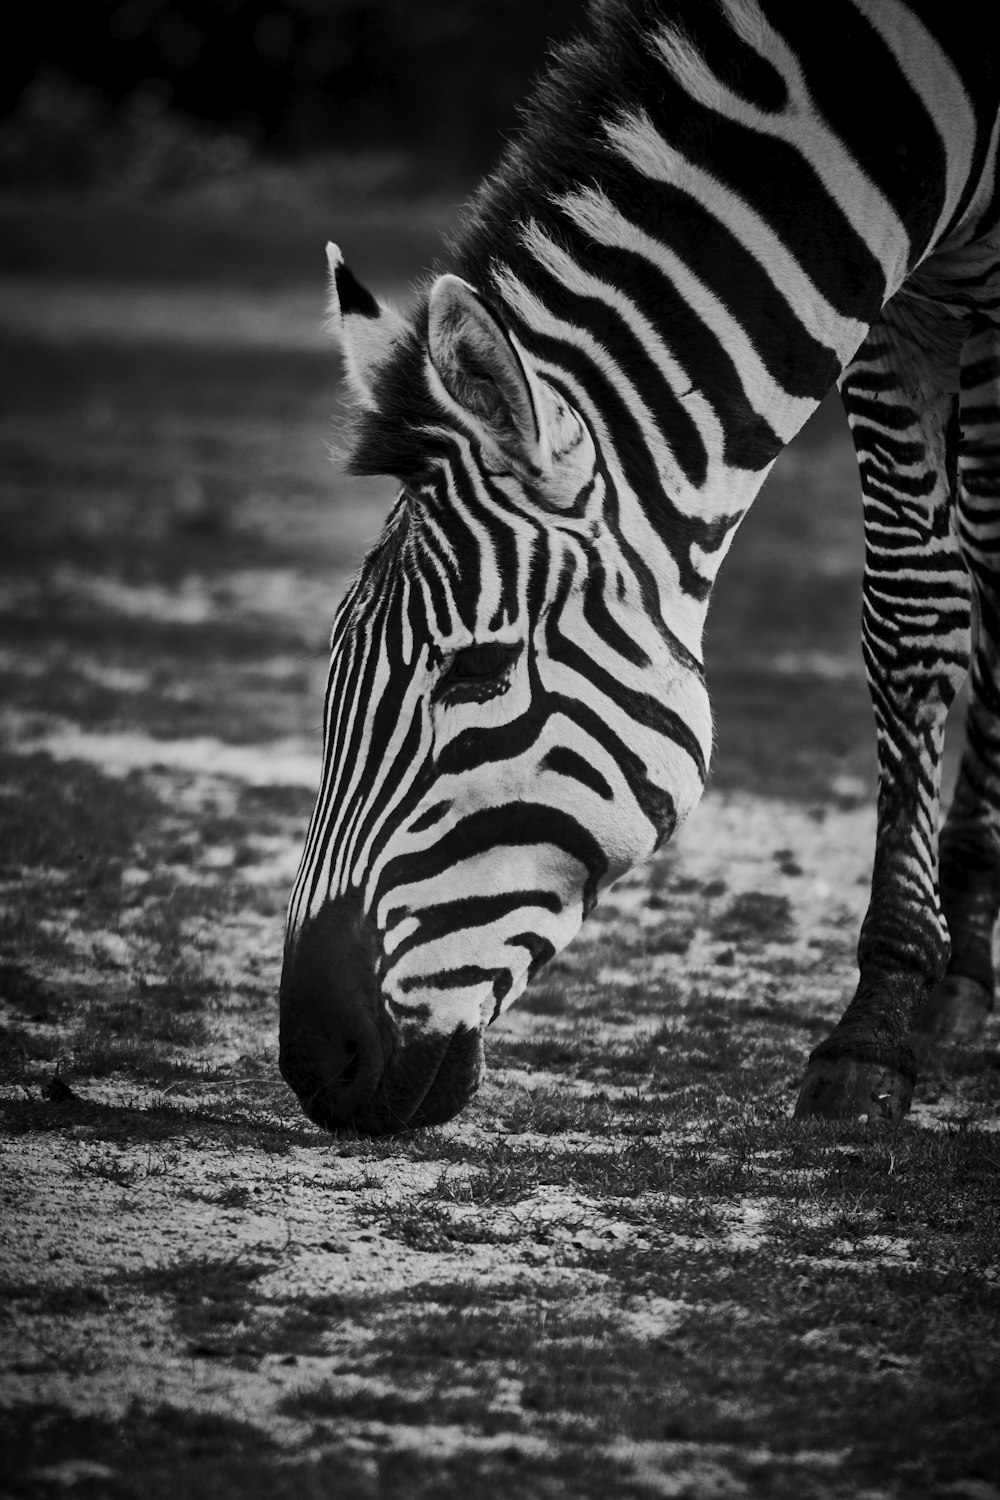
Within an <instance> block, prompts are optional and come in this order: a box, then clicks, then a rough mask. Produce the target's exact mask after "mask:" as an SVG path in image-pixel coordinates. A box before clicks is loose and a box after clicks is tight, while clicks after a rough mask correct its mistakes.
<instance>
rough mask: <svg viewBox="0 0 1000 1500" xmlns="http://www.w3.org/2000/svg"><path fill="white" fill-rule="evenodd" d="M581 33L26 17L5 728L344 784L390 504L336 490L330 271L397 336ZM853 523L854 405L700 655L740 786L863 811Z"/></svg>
mask: <svg viewBox="0 0 1000 1500" xmlns="http://www.w3.org/2000/svg"><path fill="white" fill-rule="evenodd" d="M585 13H586V0H476V3H473V0H184V3H181V4H168V3H166V0H33V3H32V4H30V5H29V6H26V7H23V8H22V10H21V12H20V13H19V24H18V27H17V28H9V30H8V36H7V37H6V39H5V47H4V52H3V61H2V85H0V401H2V407H0V469H2V473H0V627H2V630H3V632H4V636H5V640H6V641H7V643H8V647H7V649H6V650H5V651H3V652H0V691H2V692H3V693H4V694H5V695H6V697H5V701H6V703H7V704H8V710H7V719H6V722H7V724H8V727H9V726H10V725H11V724H12V723H13V722H14V721H13V720H12V718H11V713H12V709H11V708H10V705H22V706H23V711H27V710H29V709H30V711H31V712H32V713H34V714H35V715H36V720H37V723H42V721H43V720H44V723H45V724H47V725H48V728H47V729H46V730H45V733H46V734H47V735H48V739H47V741H46V742H47V743H48V742H51V741H53V736H57V735H58V733H59V732H61V731H60V730H59V728H58V724H57V723H56V722H55V721H56V720H57V719H58V720H59V722H60V723H61V722H63V720H65V719H66V717H67V715H68V714H69V713H70V710H72V713H74V714H76V715H77V716H78V721H80V720H86V721H87V723H88V725H89V726H90V728H91V729H92V730H93V732H95V733H98V732H99V733H112V732H114V733H131V734H136V735H146V736H149V735H152V736H154V737H156V738H157V740H158V741H161V740H162V739H163V738H165V737H168V736H169V737H173V738H175V739H176V738H178V737H180V736H183V735H190V734H207V735H211V736H214V737H216V738H223V739H227V740H229V741H230V742H231V741H233V740H241V741H243V742H247V743H249V742H251V741H252V742H254V743H256V744H266V743H268V742H269V741H273V740H274V739H275V738H277V737H279V736H281V735H287V734H288V733H293V734H294V733H300V732H301V733H303V734H308V735H310V736H312V738H311V739H310V741H309V744H310V745H311V746H315V750H310V752H309V753H310V754H313V753H314V754H315V755H316V757H317V761H316V764H317V771H318V744H317V742H316V739H315V734H316V725H317V720H318V713H319V702H320V699H321V694H322V678H323V673H324V670H325V664H324V658H325V641H326V639H327V637H328V632H329V627H330V621H331V619H332V615H333V611H334V608H335V605H336V601H337V599H338V597H339V595H340V593H341V591H342V589H343V586H344V584H345V581H346V580H347V578H348V577H349V575H350V573H351V571H352V570H353V568H354V567H355V566H356V565H357V562H358V560H359V558H360V557H361V555H362V554H363V552H364V550H365V548H366V546H367V545H368V544H369V543H370V542H371V541H372V540H373V539H374V537H375V536H376V535H377V533H378V530H379V526H380V524H381V518H382V516H383V515H384V513H385V509H386V507H387V505H388V504H389V503H390V501H391V498H392V495H393V492H394V488H395V486H394V484H393V481H392V480H391V479H386V480H384V481H378V480H367V481H360V480H356V479H352V478H350V477H348V476H345V475H344V474H343V473H342V472H340V471H339V470H338V469H337V467H336V465H335V464H331V462H330V455H329V447H330V445H331V443H332V444H333V445H334V446H336V444H337V441H338V435H339V431H340V409H341V408H340V401H341V396H342V391H341V387H340V370H339V363H338V360H337V358H336V353H335V351H334V350H333V348H332V346H331V343H330V340H329V337H328V336H327V335H326V334H325V333H324V332H323V330H322V321H323V314H324V298H325V261H324V244H325V242H326V241H327V240H328V239H334V240H336V241H337V242H338V243H339V244H340V245H341V246H342V248H343V250H344V253H345V256H346V258H347V260H348V261H349V263H350V264H351V265H352V268H353V269H354V270H355V272H356V274H357V275H359V277H360V278H361V279H362V280H363V281H364V282H366V283H367V284H368V285H369V286H371V287H372V289H373V290H375V291H376V292H378V293H380V294H381V295H388V296H390V297H394V298H395V299H397V300H399V301H400V302H402V303H404V304H405V301H406V299H407V297H408V296H409V295H410V288H411V287H412V285H413V283H414V281H415V280H417V279H419V277H420V276H421V274H422V273H423V272H425V271H427V270H429V269H431V268H433V267H434V266H435V264H437V263H441V261H442V260H443V259H444V260H445V262H446V250H445V246H446V237H447V234H448V233H449V231H450V230H452V229H453V228H454V226H455V224H456V221H457V218H458V214H459V211H460V205H461V204H462V202H463V201H464V200H465V199H466V198H467V197H468V195H469V194H470V192H471V191H472V189H473V188H474V187H475V184H476V183H477V181H478V180H479V178H480V177H481V176H482V174H483V173H484V172H486V171H488V170H489V169H490V167H491V166H492V165H493V164H494V163H495V162H496V160H497V157H498V155H499V153H500V151H501V150H502V147H503V143H504V140H505V139H506V138H507V137H508V136H509V135H510V134H511V133H512V132H513V131H515V130H516V127H517V106H518V103H519V101H520V100H522V99H523V98H524V97H525V95H526V93H527V91H528V89H529V88H530V86H531V80H532V78H533V77H534V76H535V75H537V74H538V73H539V72H540V71H541V69H542V68H543V67H544V65H545V60H546V56H547V53H548V50H549V48H550V46H551V45H553V44H557V43H558V42H560V41H561V40H564V39H565V38H567V37H568V36H570V35H571V34H572V33H573V31H574V30H575V29H576V28H577V27H578V26H579V25H580V24H581V23H582V22H583V21H584V18H585ZM857 491H858V486H857V478H856V473H855V469H854V464H853V459H852V456H851V451H850V445H849V440H848V438H847V435H846V430H845V425H844V423H843V419H842V416H841V414H840V411H839V406H838V405H837V403H836V398H834V399H833V400H832V401H831V402H828V403H824V405H823V407H822V408H821V409H820V412H819V414H818V415H817V417H816V418H815V419H814V420H813V421H811V422H810V423H809V424H808V426H807V428H806V430H805V431H804V433H803V434H802V436H801V438H800V439H798V440H797V441H796V443H794V444H793V445H792V446H791V448H790V449H789V450H788V451H787V452H786V453H785V454H784V455H783V456H782V458H781V460H780V461H779V464H778V466H777V468H776V469H775V472H774V475H773V477H772V479H771V480H770V481H769V483H768V486H767V487H766V495H765V498H764V499H763V500H762V501H761V502H759V504H758V506H757V507H755V509H754V513H753V515H752V516H751V517H750V518H749V519H748V521H747V522H746V523H745V524H744V526H743V528H741V533H740V535H739V536H738V537H737V539H736V545H735V546H734V549H733V554H732V557H731V560H730V561H729V562H727V565H726V568H725V570H724V572H723V583H722V587H720V589H719V590H718V598H717V602H716V603H715V604H714V606H713V612H712V616H711V620H710V631H709V639H708V646H707V652H708V663H709V668H710V674H711V681H712V684H713V689H714V698H715V704H716V709H717V715H718V721H719V746H720V748H719V752H718V754H717V757H716V762H715V772H714V777H715V785H716V786H721V787H724V788H734V789H735V788H738V789H740V790H741V791H742V790H750V791H753V792H766V793H771V794H775V795H780V796H789V795H791V796H796V797H806V798H816V799H817V800H818V802H819V803H823V802H825V800H826V799H828V798H829V797H830V796H831V794H832V795H834V796H835V797H837V798H839V799H841V800H846V801H847V802H848V803H851V802H853V801H855V800H857V799H860V800H865V799H867V798H868V797H870V795H871V792H872V788H873V776H872V770H873V756H872V739H871V731H870V719H869V708H868V703H867V695H866V692H865V688H864V684H863V680H862V678H861V672H860V663H859V648H858V619H859V578H860V569H861V536H860V525H859V507H858V505H857ZM125 622H127V624H126V623H125ZM85 651H89V652H90V653H91V655H90V658H89V660H90V665H89V667H86V661H85ZM265 658H268V659H269V660H270V666H267V665H266V661H265ZM44 663H48V664H49V665H48V666H45V667H44V669H43V665H40V664H44ZM85 668H86V669H85ZM109 674H110V675H109ZM161 681H165V682H169V683H171V684H174V688H173V689H172V690H171V692H170V693H168V694H167V695H164V694H163V693H162V692H159V691H158V690H157V687H156V684H157V683H159V682H161ZM181 683H183V685H184V687H183V691H181V690H180V688H179V687H177V684H181ZM74 684H75V686H74ZM98 688H99V689H100V691H98ZM18 711H19V712H21V711H22V710H21V709H19V710H18ZM38 715H41V716H42V717H41V719H38ZM46 715H48V718H45V716H46ZM49 720H51V721H52V722H51V723H50V722H49ZM32 722H35V721H32ZM18 724H20V725H21V728H18ZM43 727H44V726H43ZM23 728H24V726H23V724H21V721H20V720H18V721H17V724H14V729H13V731H12V734H13V738H14V740H15V741H17V740H18V738H19V736H20V738H21V740H23V738H24V736H23V733H22V730H23ZM36 729H37V724H36ZM38 732H41V731H38ZM36 737H37V736H36ZM95 753H96V751H95Z"/></svg>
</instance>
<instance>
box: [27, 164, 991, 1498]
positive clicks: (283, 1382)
mask: <svg viewBox="0 0 1000 1500" xmlns="http://www.w3.org/2000/svg"><path fill="white" fill-rule="evenodd" d="M282 193H284V194H285V196H284V197H282ZM321 210H322V211H321ZM340 217H341V219H346V222H338V221H337V210H336V205H331V204H329V203H324V204H318V203H317V204H312V203H310V206H309V207H306V206H305V205H304V204H303V203H302V202H301V201H298V200H297V199H295V198H294V196H292V195H290V190H289V189H288V188H287V186H286V187H284V188H282V189H281V191H279V189H278V187H277V186H276V185H275V184H273V183H272V184H271V185H270V186H269V187H267V190H266V191H265V188H264V187H260V188H259V189H258V197H257V198H253V197H251V198H248V199H247V201H246V202H242V203H241V202H236V203H235V204H234V203H228V204H225V205H219V204H218V203H207V204H206V203H204V202H197V201H195V202H194V203H185V202H181V203H173V204H166V205H145V206H139V207H136V206H134V205H122V204H120V203H119V204H116V203H114V202H111V203H108V204H105V205H103V206H101V205H96V206H95V205H94V204H89V205H85V206H83V207H80V206H73V205H71V204H66V203H62V204H57V203H54V204H50V205H49V206H47V207H40V206H39V205H37V204H36V205H32V206H30V207H27V208H26V207H24V206H23V205H18V204H15V203H8V204H6V205H0V245H2V247H3V250H2V259H0V326H2V340H3V346H4V359H3V362H2V374H0V380H2V386H3V396H4V400H3V412H2V417H0V447H2V453H3V469H2V474H3V477H2V480H0V485H2V489H0V527H2V544H0V617H2V623H3V631H2V637H0V678H2V708H0V731H2V746H3V748H2V752H0V755H2V772H3V774H2V782H0V797H2V801H0V809H2V813H0V817H2V827H3V837H2V844H0V861H2V870H0V880H2V888H0V892H2V894H0V1043H2V1067H0V1161H2V1168H0V1196H2V1202H3V1218H2V1227H0V1286H2V1291H3V1294H4V1295H3V1301H2V1304H0V1321H2V1337H0V1491H2V1492H3V1493H5V1494H6V1493H9V1494H11V1495H15V1496H23V1497H39V1500H41V1497H48V1496H51V1495H57V1494H58V1495H62V1494H65V1493H72V1494H75V1495H80V1496H83V1497H90V1496H102V1497H103V1496H109V1497H115V1500H118V1497H121V1500H126V1497H136V1500H138V1497H142V1500H146V1497H152V1500H156V1497H158V1496H161V1495H163V1496H167V1495H170V1496H173V1495H175V1494H177V1493H179V1492H180V1493H185V1494H187V1495H189V1496H191V1497H194V1500H197V1497H201V1496H206V1497H207V1496H209V1495H211V1496H213V1497H216V1496H221V1497H223V1500H226V1497H230V1496H233V1497H235V1496H237V1495H238V1496H240V1497H241V1500H244V1497H256V1496H259V1497H261V1500H265V1497H266V1500H275V1497H278V1500H280V1497H282V1496H285V1495H288V1496H293V1495H294V1496H295V1497H296V1500H300V1497H301V1500H309V1497H312V1496H316V1497H319V1496H326V1495H336V1496H337V1500H355V1497H357V1500H373V1497H375V1496H378V1497H380V1500H381V1497H390V1500H392V1497H396V1496H400V1497H402V1496H404V1495H405V1496H406V1497H407V1500H410V1497H420V1496H426V1497H433V1500H437V1497H441V1496H444V1497H447V1496H453V1495H459V1494H461V1493H462V1492H463V1491H464V1490H465V1489H467V1488H468V1487H469V1486H472V1487H473V1488H474V1492H475V1494H476V1495H477V1497H490V1496H498V1497H499V1496H501V1495H502V1496H507V1495H510V1494H517V1495H518V1496H528V1497H532V1496H544V1497H549V1496H552V1497H555V1496H564V1495H565V1496H583V1497H589V1496H595V1497H596V1496H608V1495H613V1496H616V1497H617V1496H624V1497H631V1496H647V1495H650V1496H670V1497H675V1496H676V1497H685V1496H690V1497H693V1500H701V1497H718V1500H729V1497H739V1496H766V1497H783V1496H788V1497H792V1496H794V1497H796V1500H799V1497H817V1500H827V1497H830V1500H833V1497H857V1496H864V1497H867V1500H876V1497H887V1500H888V1497H892V1500H894V1497H903V1496H913V1497H924V1496H930V1495H941V1496H950V1497H955V1500H991V1497H994V1500H995V1497H997V1496H1000V1431H998V1425H997V1422H996V1409H997V1408H996V1391H997V1376H998V1374H1000V1336H998V1335H1000V1279H998V1243H1000V1234H998V1230H1000V1185H998V1184H1000V1173H998V1166H1000V1131H998V1129H997V1127H998V1121H1000V1067H998V1055H997V1040H998V1035H997V1026H996V1023H995V1022H991V1025H990V1027H989V1029H988V1032H987V1035H986V1038H985V1040H984V1043H983V1044H982V1045H981V1046H978V1047H976V1048H975V1049H970V1050H968V1051H965V1052H962V1053H956V1054H954V1055H951V1056H949V1057H947V1058H938V1059H934V1060H932V1061H931V1062H930V1063H929V1064H928V1065H927V1068H926V1070H925V1076H924V1077H923V1078H922V1080H921V1083H920V1085H919V1088H918V1093H917V1100H916V1103H915V1106H914V1108H913V1110H912V1112H911V1114H910V1116H909V1118H908V1119H907V1120H906V1121H905V1122H904V1124H903V1125H902V1126H900V1127H899V1128H898V1129H896V1130H888V1129H886V1130H885V1131H879V1130H873V1129H869V1128H868V1127H866V1126H862V1125H860V1124H858V1125H855V1124H848V1125H844V1126H828V1125H823V1124H819V1123H815V1122H808V1123H804V1124H803V1123H794V1122H793V1121H792V1120H791V1119H790V1110H791V1106H792V1104H793V1101H794V1097H795V1092H796V1087H797V1083H798V1080H799V1077H800V1074H801V1070H802V1066H803V1063H804V1060H805V1057H806V1055H807V1053H808V1051H809V1049H810V1048H811V1047H812V1046H813V1045H815V1043H816V1042H817V1041H818V1040H819V1039H820V1038H821V1037H822V1036H823V1034H824V1032H825V1031H826V1030H827V1029H828V1028H829V1026H830V1025H831V1024H832V1022H833V1021H834V1020H835V1019H836V1017H837V1016H838V1014H839V1013H840V1011H841V1010H842V1008H843V1006H844V1004H845V1003H846V1001H847V999H848V998H849V995H850V993H851V990H852V985H853V981H854V977H855V968H854V946H855V942H856V938H857V930H858V924H859V922H860V919H861V916H862V914H863V911H864V907H865V903H866V897H867V883H868V878H869V875H870V868H871V857H872V835H873V827H874V816H873V796H874V766H873V750H872V735H871V729H870V720H869V710H868V705H867V699H866V693H865V689H864V684H863V680H862V674H861V667H860V653H859V648H858V616H859V577H860V566H861V538H860V519H859V501H858V495H857V481H856V478H855V476H854V472H853V468H852V462H851V457H850V449H849V442H848V440H847V437H846V433H845V429H844V425H843V421H842V418H841V417H840V416H839V413H838V411H837V408H836V407H835V406H834V405H832V404H827V405H825V406H824V407H823V408H822V409H821V411H820V412H819V414H818V415H817V417H816V418H815V419H814V421H813V422H812V423H811V424H810V425H809V427H808V428H807V429H806V431H805V432H804V434H803V435H802V436H801V438H800V439H799V440H797V441H796V443H795V444H793V446H792V448H791V449H789V451H788V452H787V453H786V454H785V455H784V456H783V458H782V460H781V461H780V463H779V465H778V467H777V469H776V471H775V474H774V476H773V477H772V480H771V481H770V482H769V484H768V486H767V489H766V491H765V493H764V495H763V496H762V497H761V500H760V501H759V502H758V505H757V507H755V510H754V513H753V514H752V516H751V517H750V519H749V520H748V521H747V523H746V524H745V527H744V529H743V531H742V532H741V534H740V536H739V537H738V538H737V542H736V545H735V547H734V551H733V554H732V556H731V558H730V559H729V561H728V562H727V564H726V566H725V568H724V570H723V574H722V579H721V582H720V585H719V590H718V599H717V602H716V604H715V607H714V609H713V615H712V621H711V630H710V637H709V642H708V666H709V678H710V683H711V685H712V688H713V697H714V702H715V705H716V713H717V740H718V750H717V754H716V759H715V766H714V771H713V776H712V781H711V785H710V789H709V792H708V794H707V796H706V798H705V801H704V804H703V805H702V807H701V809H700V810H699V811H698V813H697V814H696V815H695V817H694V818H693V819H692V821H691V823H690V824H689V826H688V827H687V828H686V829H685V830H684V831H683V833H682V834H681V835H680V836H679V838H678V839H677V841H676V843H675V844H674V845H673V846H672V847H671V848H670V849H668V850H667V851H665V852H664V853H663V854H662V855H661V856H660V857H658V858H657V859H656V860H655V861H654V862H653V863H652V864H651V865H649V866H648V867H647V868H645V869H644V870H642V871H639V872H636V873H634V874H633V875H632V876H630V877H629V878H627V879H626V880H624V881H623V882H621V884H620V885H619V886H617V887H616V888H615V890H614V891H613V892H612V893H611V894H610V895H609V896H608V898H607V899H606V901H605V902H604V903H603V905H602V906H601V907H600V908H599V909H598V911H597V913H596V914H595V915H594V917H593V918H592V919H591V921H590V922H589V923H588V925H587V927H586V928H585V929H584V931H583V933H582V935H581V937H580V939H579V940H578V941H577V942H576V944H575V945H574V946H573V947H571V948H570V949H569V950H568V951H567V952H566V953H565V954H564V955H561V956H560V957H559V958H558V959H557V960H555V961H554V962H553V963H552V964H550V965H549V967H548V968H547V969H546V970H545V971H544V973H543V974H542V975H541V976H540V978H539V980H538V982H537V983H536V984H535V986H534V987H533V988H532V990H530V991H529V993H528V994H527V995H526V996H525V997H524V998H523V999H522V1000H521V1001H520V1002H519V1003H518V1005H517V1007H515V1009H514V1011H513V1012H512V1013H511V1014H510V1016H509V1017H507V1018H505V1019H504V1020H503V1021H502V1022H501V1023H499V1024H498V1025H497V1026H496V1027H495V1028H494V1031H493V1033H491V1035H490V1037H489V1038H488V1047H487V1053H488V1061H489V1064H490V1071H489V1075H488V1078H487V1081H486V1083H485V1085H484V1087H483V1089H482V1091H481V1093H480V1095H479V1096H478V1098H477V1099H476V1101H475V1102H474V1103H473V1105H471V1106H470V1107H469V1108H468V1109H467V1110H466V1112H465V1113H464V1115H462V1116H461V1117H460V1118H459V1119H458V1120H456V1121H454V1122H453V1123H452V1124H450V1125H448V1126H446V1127H443V1128H439V1129H435V1130H431V1131H425V1132H422V1133H414V1134H412V1135H409V1136H405V1137H401V1138H399V1139H396V1140H391V1141H381V1142H367V1141H361V1140H355V1139H340V1140H333V1139H331V1138H330V1137H328V1136H326V1135H325V1134H324V1133H323V1132H321V1131H320V1130H318V1129H317V1128H315V1127H314V1126H312V1125H311V1124H310V1123H309V1122H308V1121H307V1120H306V1119H305V1118H304V1116H302V1115H301V1113H300V1112H299V1110H298V1106H297V1104H296V1101H295V1100H294V1098H293V1097H292V1095H291V1094H290V1093H289V1092H288V1091H287V1090H286V1088H285V1087H284V1085H283V1083H282V1081H281V1079H280V1077H279V1076H278V1073H277V1067H276V1031H277V1026H276V1021H277V1007H276V991H277V980H278V973H279V967H280V954H281V940H282V923H283V913H284V905H285V902H286V900H287V896H288V891H289V887H290V883H291V880H292V877H293V875H294V871H295V866H296V862H297V859H298V854H299V850H300V847H301V843H302V839H303V835H304V831H305V825H306V821H307V819H308V815H309V811H310V807H311V801H312V793H313V789H314V787H315V785H316V780H317V776H318V770H319V735H318V723H319V718H320V705H321V697H322V690H323V682H324V675H325V640H326V637H327V634H328V631H329V626H330V621H331V618H332V613H333V608H334V605H335V602H336V599H337V597H338V594H339V592H340V590H341V589H342V587H343V584H344V581H345V579H346V577H347V576H348V574H349V572H350V570H351V568H352V567H353V566H354V565H355V563H356V561H357V560H358V558H359V556H360V555H361V553H362V552H363V550H364V547H365V545H366V544H367V543H368V542H369V541H370V540H371V539H372V538H373V537H374V535H375V534H376V532H377V529H378V525H379V518H380V516H381V514H382V513H383V512H384V509H385V507H386V504H387V502H388V500H389V499H390V498H391V493H392V490H391V486H386V485H381V484H377V483H374V482H364V483H362V482H359V481H356V480H347V479H345V478H344V477H343V475H341V474H338V472H337V470H336V468H335V466H334V465H332V464H331V462H330V458H329V455H328V452H327V445H328V443H329V442H330V441H335V439H336V432H337V427H336V413H337V409H338V399H339V392H338V369H337V364H336V359H335V357H334V354H333V352H332V351H331V349H330V348H329V346H328V345H327V342H326V340H325V338H324V336H323V335H322V333H321V332H320V329H319V323H320V319H321V316H322V310H323V309H322V296H323V288H322V274H323V242H324V239H325V238H326V237H327V235H329V234H331V233H333V234H335V236H336V237H338V238H339V239H340V240H341V242H342V244H343V245H344V248H345V250H346V252H347V255H348V258H349V260H350V261H351V262H352V264H353V265H354V267H355V269H356V271H357V272H358V274H360V275H362V276H364V277H367V278H368V279H370V280H371V281H372V282H373V283H374V284H376V285H377V286H378V287H379V289H380V290H382V291H396V292H397V293H401V292H402V289H403V286H404V285H405V282H406V280H407V279H408V277H409V276H410V275H411V274H412V273H413V272H415V271H417V270H419V268H420V267H421V266H422V265H429V264H430V262H431V258H432V256H433V255H434V254H435V245H436V238H435V235H436V229H437V226H438V224H439V223H446V221H447V220H448V217H449V209H448V207H447V206H446V205H434V204H429V205H404V206H402V207H400V206H399V205H396V206H395V207H394V208H391V209H386V208H384V207H383V206H382V205H378V204H362V205H357V204H354V205H352V206H351V208H350V211H349V212H345V213H344V214H342V215H341V216H340ZM952 740H953V741H956V742H960V731H957V732H956V733H954V734H953V735H952ZM955 755H956V750H955V748H954V745H953V747H952V749H951V751H950V760H949V777H953V775H954V761H955ZM5 1486H6V1488H4V1487H5Z"/></svg>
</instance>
